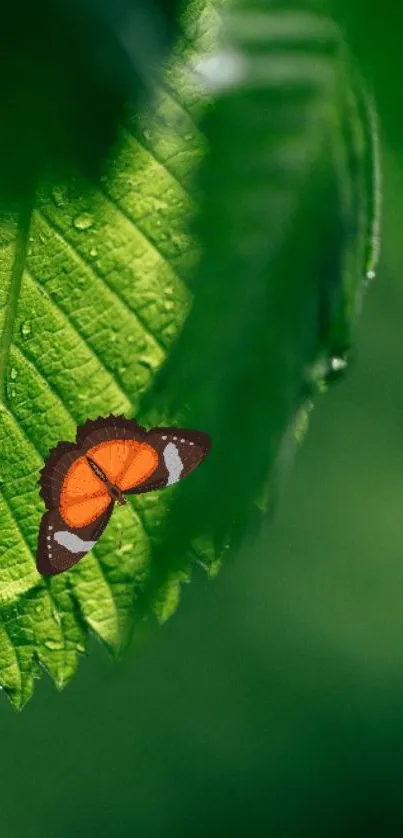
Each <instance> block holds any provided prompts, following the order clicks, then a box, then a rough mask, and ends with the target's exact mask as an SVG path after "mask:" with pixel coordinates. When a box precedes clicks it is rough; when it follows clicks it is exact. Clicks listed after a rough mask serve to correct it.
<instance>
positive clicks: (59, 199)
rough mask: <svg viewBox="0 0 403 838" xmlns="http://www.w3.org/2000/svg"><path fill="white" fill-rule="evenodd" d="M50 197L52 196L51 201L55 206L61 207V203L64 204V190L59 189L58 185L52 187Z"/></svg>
mask: <svg viewBox="0 0 403 838" xmlns="http://www.w3.org/2000/svg"><path fill="white" fill-rule="evenodd" d="M52 198H53V203H54V204H55V205H56V206H57V207H62V206H63V204H64V190H63V189H61V187H60V186H55V188H54V189H52Z"/></svg>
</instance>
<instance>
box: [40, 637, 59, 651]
mask: <svg viewBox="0 0 403 838" xmlns="http://www.w3.org/2000/svg"><path fill="white" fill-rule="evenodd" d="M44 646H46V648H47V649H50V650H51V651H52V652H58V651H59V650H60V649H63V643H60V641H59V640H45V643H44Z"/></svg>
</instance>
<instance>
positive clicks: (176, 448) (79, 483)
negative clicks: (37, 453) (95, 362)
mask: <svg viewBox="0 0 403 838" xmlns="http://www.w3.org/2000/svg"><path fill="white" fill-rule="evenodd" d="M210 446H211V442H210V439H209V437H208V436H207V434H204V433H202V432H200V431H190V430H184V429H178V428H152V429H151V430H150V431H146V430H145V429H144V428H142V427H140V425H138V424H137V422H135V421H134V420H133V419H126V418H125V417H124V416H112V415H111V416H107V417H105V418H99V419H95V420H89V421H88V422H86V423H85V425H83V426H81V427H80V428H78V429H77V437H76V442H75V443H71V442H61V443H59V445H57V446H56V448H54V449H53V450H52V451H51V452H50V454H49V456H48V459H47V461H46V464H45V466H44V468H43V470H42V472H41V477H40V481H39V482H40V493H41V496H42V498H43V500H44V501H45V505H46V508H47V512H46V513H45V514H44V516H43V518H42V521H41V525H40V530H39V538H38V550H37V567H38V570H39V572H40V573H42V574H44V575H52V574H56V573H62V572H63V571H64V570H68V568H70V567H72V566H73V565H75V564H76V563H77V562H78V561H80V559H81V558H83V556H85V555H86V553H88V551H89V550H91V549H92V547H94V546H95V543H96V541H97V539H98V538H99V537H100V535H101V533H102V532H103V530H104V529H105V527H106V525H107V523H108V521H109V518H110V516H111V513H112V510H113V507H114V502H113V501H112V500H111V498H110V496H109V493H108V491H107V488H106V485H105V482H104V481H103V480H102V479H101V478H100V477H99V476H97V474H96V473H94V470H93V468H91V466H90V465H89V463H88V460H87V457H90V458H91V460H93V462H95V463H96V465H98V466H99V468H100V469H101V472H102V473H103V474H104V475H105V476H106V477H107V478H108V480H109V481H110V482H111V483H112V484H114V485H115V486H118V488H119V489H120V490H121V491H122V492H123V493H125V494H135V493H140V492H151V491H153V490H154V489H162V488H164V487H165V486H171V485H173V484H174V483H177V482H178V480H182V478H183V477H187V475H188V474H190V473H191V472H192V471H193V470H194V469H195V468H197V466H198V465H199V464H200V463H201V462H202V460H203V459H204V458H205V457H206V456H207V454H208V452H209V450H210Z"/></svg>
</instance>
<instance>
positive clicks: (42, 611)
mask: <svg viewBox="0 0 403 838" xmlns="http://www.w3.org/2000/svg"><path fill="white" fill-rule="evenodd" d="M226 6H227V7H228V8H227V13H226V15H225V16H224V28H223V35H222V38H223V44H222V48H221V49H222V51H221V62H220V61H218V63H217V57H214V55H210V56H208V55H205V57H204V58H203V60H202V61H201V63H199V64H198V73H199V78H201V79H202V80H203V85H204V89H201V88H200V85H201V82H200V81H199V82H198V81H197V78H195V76H194V75H192V74H191V73H190V71H189V70H190V65H194V64H195V62H196V63H197V62H199V59H200V50H201V49H203V50H207V51H208V50H209V49H210V50H211V44H212V43H214V38H215V34H214V33H215V29H216V25H215V24H216V21H215V15H214V13H212V12H211V10H208V9H207V11H206V9H205V8H204V6H201V4H199V3H196V4H194V5H193V6H192V7H191V9H190V10H189V9H188V10H187V14H186V25H187V32H188V38H189V39H190V42H189V40H188V41H185V43H184V44H182V45H181V46H180V47H178V49H177V51H176V56H175V59H174V61H173V62H172V65H171V66H170V68H168V70H167V75H166V79H165V83H164V86H163V88H161V91H160V92H159V93H158V101H157V104H156V109H155V114H154V115H153V116H151V115H148V116H143V118H142V119H140V120H138V121H136V122H135V121H134V120H128V121H127V123H126V125H125V126H124V128H123V129H122V132H121V139H120V143H119V145H118V147H117V149H116V152H115V156H114V159H113V161H112V164H111V167H110V171H109V174H108V175H107V176H105V177H104V178H103V179H102V181H101V183H100V186H99V188H98V189H94V188H92V187H89V185H88V183H86V182H84V181H82V180H80V179H79V178H78V177H76V178H74V179H73V178H72V179H70V180H69V181H68V182H67V181H66V182H65V183H64V184H60V185H58V186H57V187H55V186H53V187H50V186H49V187H47V186H41V188H40V189H39V190H38V192H37V195H36V198H35V201H34V203H33V206H29V207H28V206H24V207H23V208H22V209H21V208H19V209H18V210H17V209H16V211H15V213H10V214H9V215H7V217H6V216H4V218H3V220H2V226H1V246H2V257H3V258H2V261H1V267H0V271H1V274H0V280H1V281H0V293H1V306H2V307H1V318H2V322H1V330H2V343H1V352H0V384H1V390H2V399H1V417H0V418H1V422H0V440H1V450H2V457H1V462H0V477H1V490H2V491H1V496H0V509H1V517H0V538H1V543H2V546H3V550H2V555H1V559H0V644H1V649H0V682H1V683H2V684H3V686H4V687H5V688H6V689H7V691H8V693H9V695H10V697H11V699H12V701H13V703H14V705H15V706H16V707H20V706H22V704H23V703H24V702H25V701H26V700H27V699H28V698H29V696H30V694H31V693H32V689H33V679H34V678H35V676H36V675H37V674H38V673H39V668H40V666H42V667H45V668H46V669H47V670H48V672H49V673H50V675H51V676H52V678H53V679H54V681H55V683H56V684H57V686H59V687H61V686H63V685H64V684H65V683H66V681H68V679H69V678H70V677H71V676H72V674H73V672H74V670H75V668H76V665H77V655H78V653H79V652H82V651H84V650H85V648H86V640H87V630H88V628H90V629H92V630H93V631H94V632H95V633H96V634H97V635H98V636H99V637H100V638H101V639H102V640H103V641H104V642H105V643H106V644H107V645H108V646H109V647H110V648H111V649H112V650H113V651H115V652H119V651H120V650H121V649H122V648H123V647H124V646H125V645H126V644H127V642H128V639H129V637H130V634H131V631H132V628H133V622H134V619H135V617H136V619H139V617H141V616H143V615H144V614H148V613H149V612H150V609H153V610H154V611H155V613H156V614H157V617H158V618H159V619H160V620H161V621H164V620H165V619H167V617H168V616H169V615H170V614H171V613H172V611H173V610H174V609H175V607H176V604H177V601H178V597H179V591H180V584H181V582H182V581H185V580H187V579H188V578H189V576H190V569H191V560H194V559H196V560H198V561H199V562H201V563H202V564H203V565H204V566H206V567H207V569H208V570H209V572H210V573H211V575H214V573H215V572H216V571H217V567H218V563H219V556H220V555H221V553H222V550H223V548H224V546H225V545H226V544H227V542H228V539H229V538H230V537H233V536H234V535H235V534H237V535H238V536H241V535H243V534H244V532H245V529H246V527H247V526H248V525H249V524H250V523H251V522H252V521H253V520H254V519H255V518H256V517H257V515H258V514H259V510H260V507H261V505H262V503H261V502H262V498H264V496H265V494H266V486H267V481H268V478H269V476H270V475H271V474H272V473H273V469H274V466H275V464H276V461H277V459H278V456H279V452H281V451H282V449H283V441H284V439H286V440H287V441H288V442H287V445H288V443H289V442H290V439H292V438H293V437H294V436H295V434H293V433H291V436H290V428H291V429H292V428H294V427H295V429H296V434H297V435H300V434H301V428H302V427H303V425H304V421H303V419H302V418H301V417H302V416H303V411H304V406H305V404H307V402H308V400H309V399H310V397H311V395H312V392H313V390H314V389H315V387H316V386H317V382H318V381H319V380H322V379H323V378H324V377H326V376H327V375H329V376H331V375H332V372H334V370H335V368H336V367H337V364H336V363H335V361H334V359H335V358H337V359H338V363H344V360H345V358H346V353H348V350H349V346H350V340H351V328H352V325H353V324H354V320H355V316H356V310H357V302H358V300H359V298H360V295H361V290H362V286H363V279H364V277H365V274H366V272H368V271H372V270H373V265H372V258H373V257H372V252H370V247H369V244H368V242H370V243H371V241H372V238H373V235H372V230H371V215H372V214H373V201H372V191H371V190H372V186H371V182H370V177H369V176H368V171H369V169H370V168H371V167H370V166H369V167H368V162H371V147H370V146H371V143H370V139H371V125H370V124H369V122H368V119H367V110H366V106H365V103H363V102H361V99H360V97H359V96H358V95H357V94H356V92H355V89H354V87H353V84H352V82H351V77H350V71H349V69H348V64H347V62H346V50H345V46H344V44H343V43H342V41H341V38H340V35H339V32H338V30H337V28H336V26H335V25H334V24H333V23H331V22H330V21H329V20H327V19H325V18H320V17H316V16H315V15H312V14H311V13H308V12H301V11H295V12H294V11H292V6H291V7H290V10H289V11H287V12H285V11H281V12H280V11H278V10H275V9H272V8H270V9H267V8H264V7H262V6H260V5H259V4H254V3H248V2H246V0H245V2H243V3H242V2H239V3H234V4H232V5H231V4H229V3H227V4H226ZM196 45H197V49H196ZM217 67H218V70H217ZM220 68H221V69H220ZM209 97H210V98H212V97H213V98H214V106H213V107H208V108H207V109H206V108H205V102H206V101H207V99H208V98H209ZM204 112H205V115H204V116H203V114H204ZM205 139H207V144H206V142H205ZM206 148H207V149H208V153H207V157H205V151H206ZM195 172H197V178H196V179H195V177H194V173H195ZM196 205H198V207H199V209H198V211H197V214H196V213H195V207H196ZM195 215H196V222H195V223H192V224H191V225H189V220H190V221H192V219H194V218H195ZM182 327H183V328H182ZM176 338H178V339H177V340H175V339H176ZM164 361H166V363H165V364H164V363H163V362H164ZM160 369H161V372H160V374H158V375H156V374H157V373H158V371H159V370H160ZM301 411H302V413H301ZM110 412H123V413H125V414H126V415H135V416H136V417H137V418H139V419H140V420H141V421H143V422H144V423H145V424H148V425H149V424H152V423H154V422H157V421H171V422H186V424H187V425H189V426H194V427H198V428H200V429H201V430H205V431H207V432H209V433H210V434H211V436H212V439H213V451H212V454H211V456H210V458H209V460H208V461H207V462H206V464H205V465H204V466H203V468H202V469H200V473H197V474H195V475H194V476H193V477H192V480H189V481H187V482H186V486H183V487H175V488H174V489H172V490H167V491H166V492H165V493H155V494H149V495H144V496H139V497H138V498H134V499H132V502H131V503H130V505H128V507H124V508H120V509H117V510H115V512H114V515H113V518H112V521H111V523H110V524H109V525H108V528H107V530H106V531H105V533H104V535H103V536H102V538H101V539H100V542H99V545H98V546H97V548H96V549H95V550H94V551H93V554H92V555H90V556H88V557H87V558H85V559H84V560H83V561H82V562H80V563H79V564H78V565H77V566H75V567H74V568H73V569H72V570H71V571H69V572H68V573H65V574H62V575H61V576H59V577H56V578H54V579H51V580H50V581H46V580H43V579H42V578H41V577H40V576H39V575H38V574H37V572H36V570H35V563H34V555H35V549H36V538H37V532H38V525H39V520H40V516H41V514H42V512H43V506H42V503H41V501H40V499H39V495H38V488H37V479H38V475H39V469H40V468H41V465H42V462H43V459H44V458H45V457H46V455H47V452H48V450H49V448H51V447H52V446H53V445H55V444H56V442H57V441H58V440H60V439H72V438H73V437H74V434H75V428H76V425H77V424H79V423H81V422H84V421H85V420H86V419H87V418H94V417H96V416H98V415H104V414H108V413H110ZM295 423H296V424H295ZM171 502H172V503H171Z"/></svg>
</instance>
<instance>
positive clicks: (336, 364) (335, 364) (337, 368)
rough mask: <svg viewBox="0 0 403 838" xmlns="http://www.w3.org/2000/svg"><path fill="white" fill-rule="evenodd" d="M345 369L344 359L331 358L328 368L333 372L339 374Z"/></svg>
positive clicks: (345, 362)
mask: <svg viewBox="0 0 403 838" xmlns="http://www.w3.org/2000/svg"><path fill="white" fill-rule="evenodd" d="M346 367H347V361H345V360H344V358H332V359H331V361H330V368H331V370H332V371H333V372H341V371H342V370H345V369H346Z"/></svg>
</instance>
